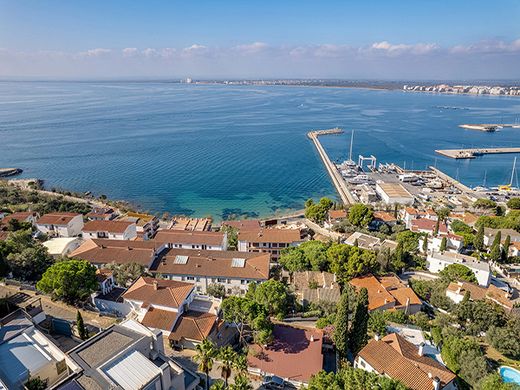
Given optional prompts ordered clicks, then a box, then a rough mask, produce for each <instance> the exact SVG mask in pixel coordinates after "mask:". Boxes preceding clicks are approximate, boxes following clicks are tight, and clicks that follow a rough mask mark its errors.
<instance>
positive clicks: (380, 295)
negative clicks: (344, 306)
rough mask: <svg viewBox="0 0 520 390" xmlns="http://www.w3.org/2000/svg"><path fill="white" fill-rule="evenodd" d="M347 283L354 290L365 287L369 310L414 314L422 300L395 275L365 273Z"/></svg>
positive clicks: (418, 309)
mask: <svg viewBox="0 0 520 390" xmlns="http://www.w3.org/2000/svg"><path fill="white" fill-rule="evenodd" d="M349 284H350V285H351V286H352V287H354V289H355V290H356V291H359V290H361V289H362V288H366V289H367V292H368V310H369V311H375V310H402V311H404V312H405V313H406V314H415V313H417V312H419V311H420V310H421V307H422V302H421V300H420V299H419V297H418V296H417V294H415V292H414V291H413V290H412V289H411V288H410V287H408V286H405V285H404V284H403V282H401V280H400V279H399V278H398V277H397V276H394V275H387V276H378V277H375V276H373V275H366V276H360V277H357V278H354V279H352V280H351V281H350V282H349Z"/></svg>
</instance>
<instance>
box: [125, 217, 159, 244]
mask: <svg viewBox="0 0 520 390" xmlns="http://www.w3.org/2000/svg"><path fill="white" fill-rule="evenodd" d="M118 220H120V221H127V222H133V223H135V224H136V225H137V235H138V236H139V237H140V238H142V239H143V240H149V239H151V238H153V237H154V236H155V233H156V232H157V229H159V219H158V218H157V217H155V216H153V215H149V214H141V213H127V214H126V215H124V216H122V217H120V218H118Z"/></svg>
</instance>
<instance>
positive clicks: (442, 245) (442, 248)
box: [440, 237, 448, 252]
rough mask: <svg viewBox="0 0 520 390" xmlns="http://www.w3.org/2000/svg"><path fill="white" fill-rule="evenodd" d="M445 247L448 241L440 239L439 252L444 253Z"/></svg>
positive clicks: (443, 238) (444, 238)
mask: <svg viewBox="0 0 520 390" xmlns="http://www.w3.org/2000/svg"><path fill="white" fill-rule="evenodd" d="M447 247H448V240H447V239H446V237H442V240H441V247H440V250H441V252H444V251H445V250H446V248H447Z"/></svg>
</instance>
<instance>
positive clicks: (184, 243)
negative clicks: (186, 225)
mask: <svg viewBox="0 0 520 390" xmlns="http://www.w3.org/2000/svg"><path fill="white" fill-rule="evenodd" d="M155 241H158V242H164V243H166V244H167V245H168V247H169V248H182V249H201V250H210V251H225V250H226V249H227V234H226V233H223V232H211V231H188V230H172V229H161V230H159V231H158V232H157V234H156V235H155Z"/></svg>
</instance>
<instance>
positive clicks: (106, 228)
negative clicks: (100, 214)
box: [83, 220, 137, 240]
mask: <svg viewBox="0 0 520 390" xmlns="http://www.w3.org/2000/svg"><path fill="white" fill-rule="evenodd" d="M83 238H85V239H89V238H105V239H107V240H135V239H136V238H137V226H136V224H135V223H133V222H128V221H109V220H95V221H89V222H87V223H85V226H83Z"/></svg>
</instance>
